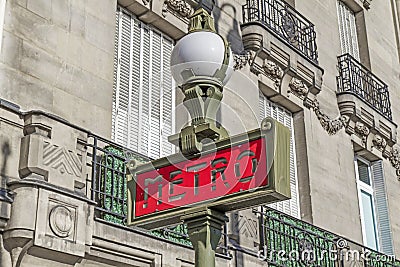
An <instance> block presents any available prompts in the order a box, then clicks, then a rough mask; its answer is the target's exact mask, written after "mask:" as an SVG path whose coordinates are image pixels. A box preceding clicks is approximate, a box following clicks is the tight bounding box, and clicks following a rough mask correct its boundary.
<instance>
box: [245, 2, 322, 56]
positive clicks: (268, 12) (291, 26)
mask: <svg viewBox="0 0 400 267" xmlns="http://www.w3.org/2000/svg"><path fill="white" fill-rule="evenodd" d="M251 23H259V24H261V25H262V26H263V27H265V28H266V29H267V30H268V31H270V32H271V33H272V34H274V35H275V36H277V37H278V38H279V39H280V40H282V41H284V42H285V43H287V44H288V45H289V46H291V47H292V48H294V49H295V50H296V51H298V52H299V53H300V54H301V55H303V56H304V57H306V58H307V59H309V60H311V61H312V62H313V63H315V64H318V52H317V44H316V42H315V39H316V33H315V30H314V25H313V24H312V23H311V22H310V21H309V20H307V19H306V18H305V17H304V16H303V15H301V14H300V13H299V12H297V11H296V10H295V9H294V8H293V7H291V6H290V5H289V4H287V3H286V2H285V1H283V0H247V3H246V4H245V5H244V6H243V25H246V24H251Z"/></svg>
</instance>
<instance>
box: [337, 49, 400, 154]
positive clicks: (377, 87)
mask: <svg viewBox="0 0 400 267" xmlns="http://www.w3.org/2000/svg"><path fill="white" fill-rule="evenodd" d="M338 70H339V75H338V76H337V77H336V79H337V91H338V92H337V100H338V105H339V110H340V114H341V115H342V116H346V117H348V118H349V123H348V125H347V126H346V132H348V133H349V134H354V133H355V134H356V135H358V136H359V137H360V138H361V139H362V140H361V141H360V142H358V143H359V145H361V146H362V147H367V148H369V149H371V148H372V147H373V145H374V144H373V142H374V140H377V139H379V140H382V138H383V139H384V143H385V144H387V145H388V147H387V148H390V147H392V146H393V145H394V144H395V142H396V128H397V126H396V124H395V123H394V122H393V121H392V110H391V104H390V98H389V90H388V86H387V85H386V84H385V83H384V82H383V81H382V80H380V79H379V78H378V77H377V76H376V75H374V74H373V73H371V71H370V70H368V69H367V68H366V67H364V66H363V65H362V64H361V63H359V62H358V61H357V60H356V59H355V58H353V57H352V56H351V55H349V54H344V55H341V56H339V57H338ZM370 135H373V136H371V138H370ZM387 148H386V145H385V146H384V147H380V148H379V149H380V150H382V151H383V152H384V153H386V154H387V153H388V151H386V152H385V150H387Z"/></svg>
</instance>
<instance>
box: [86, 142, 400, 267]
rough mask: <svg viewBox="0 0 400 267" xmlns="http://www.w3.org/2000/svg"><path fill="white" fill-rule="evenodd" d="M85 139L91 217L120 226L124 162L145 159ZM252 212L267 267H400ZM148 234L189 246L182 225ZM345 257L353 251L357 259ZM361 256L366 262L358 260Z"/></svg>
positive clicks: (224, 245) (272, 215)
mask: <svg viewBox="0 0 400 267" xmlns="http://www.w3.org/2000/svg"><path fill="white" fill-rule="evenodd" d="M89 139H91V140H92V142H90V143H88V147H90V148H91V157H92V186H91V197H92V200H94V201H96V202H97V203H98V205H97V207H96V217H97V218H98V219H101V220H104V221H107V222H110V223H113V224H116V225H124V224H125V223H126V215H127V187H126V172H127V170H126V163H127V162H128V160H130V159H136V160H138V161H141V162H147V161H149V160H150V159H149V158H147V157H145V156H142V155H140V154H138V153H135V152H133V151H130V150H129V149H126V148H124V147H122V146H119V145H117V144H115V143H113V142H110V141H108V140H106V139H102V138H100V137H97V136H92V135H91V136H90V138H89ZM255 212H256V213H257V214H258V217H259V226H260V236H259V242H260V251H258V252H256V251H255V252H254V253H253V254H257V253H258V257H259V258H260V260H263V261H266V262H268V264H269V266H277V267H308V266H311V267H319V266H320V267H345V266H363V267H400V261H397V260H396V259H394V258H393V257H392V256H388V255H385V254H383V253H380V252H377V251H372V250H369V249H368V248H366V247H364V246H362V245H359V244H357V243H354V242H351V241H350V240H347V239H344V238H341V237H340V236H338V235H336V234H334V233H331V232H329V231H326V230H323V229H321V228H318V227H316V226H314V225H312V224H309V223H307V222H304V221H302V220H299V219H297V218H294V217H291V216H289V215H287V214H284V213H282V212H279V211H277V210H274V209H271V208H268V207H260V208H259V209H257V210H255ZM149 233H150V234H151V235H153V236H155V237H158V238H162V239H164V240H168V241H170V242H174V243H177V244H181V245H185V246H191V242H190V240H189V237H188V234H187V228H186V225H184V224H180V225H177V226H174V227H169V228H164V229H159V230H155V231H151V232H149ZM226 233H227V231H226V228H225V230H224V233H223V238H221V242H220V246H219V251H220V252H221V253H222V254H225V255H228V243H229V240H228V235H227V234H226ZM231 248H232V249H234V248H233V247H231ZM235 249H236V248H235ZM350 252H351V253H353V254H354V253H355V252H358V255H352V254H350ZM365 254H368V255H365ZM363 256H368V257H366V258H362V257H363ZM346 257H350V259H349V260H353V261H354V265H349V260H348V259H346ZM354 257H356V259H354ZM356 260H357V261H356ZM357 264H358V265H357Z"/></svg>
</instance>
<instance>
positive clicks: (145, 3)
mask: <svg viewBox="0 0 400 267" xmlns="http://www.w3.org/2000/svg"><path fill="white" fill-rule="evenodd" d="M142 2H143V4H144V5H145V6H147V5H148V4H149V3H150V2H151V0H142Z"/></svg>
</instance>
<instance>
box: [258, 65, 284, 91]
mask: <svg viewBox="0 0 400 267" xmlns="http://www.w3.org/2000/svg"><path fill="white" fill-rule="evenodd" d="M263 70H264V71H265V73H266V74H267V75H268V76H270V77H271V79H272V80H273V81H274V82H275V86H277V87H279V85H280V84H281V79H282V77H283V74H284V72H283V70H282V69H281V68H280V67H279V66H278V65H277V64H276V63H275V62H273V61H272V60H266V61H265V63H264V65H263Z"/></svg>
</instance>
